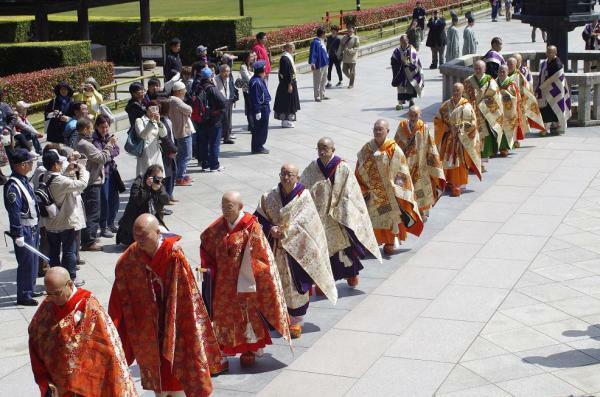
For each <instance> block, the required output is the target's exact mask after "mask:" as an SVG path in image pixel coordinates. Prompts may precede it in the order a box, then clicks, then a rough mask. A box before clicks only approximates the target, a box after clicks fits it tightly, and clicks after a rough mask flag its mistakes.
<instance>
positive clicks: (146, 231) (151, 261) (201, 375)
mask: <svg viewBox="0 0 600 397" xmlns="http://www.w3.org/2000/svg"><path fill="white" fill-rule="evenodd" d="M159 227H160V226H159V223H158V220H157V219H156V217H154V215H151V214H142V215H140V216H139V217H138V218H137V219H136V220H135V223H134V225H133V237H134V240H135V241H134V243H133V244H131V245H130V246H129V248H127V250H126V251H125V252H124V253H123V254H122V255H121V257H120V258H119V261H118V262H117V266H116V268H115V282H114V284H113V289H112V292H111V295H110V301H109V305H108V312H109V314H110V316H111V317H112V319H113V322H114V323H115V326H116V327H117V330H118V331H119V335H120V336H121V341H122V342H123V349H124V350H125V354H126V356H127V362H128V363H129V364H130V365H131V363H132V362H133V360H136V361H137V364H138V365H139V367H140V374H141V377H142V387H143V388H144V389H145V390H152V391H154V393H155V395H156V396H160V397H167V396H170V397H184V396H202V397H204V396H208V395H210V393H211V391H212V385H211V381H210V376H211V372H213V373H219V372H222V371H223V370H224V369H225V368H224V363H223V362H222V360H221V354H220V352H219V345H218V344H217V340H216V338H215V334H214V332H213V329H212V326H211V324H210V319H209V317H208V313H207V312H206V307H205V306H204V303H203V302H202V296H201V293H200V291H199V289H198V285H197V284H196V280H195V279H194V275H193V272H192V269H191V267H190V265H189V264H188V262H187V260H186V259H185V255H184V254H183V251H182V250H181V248H179V246H178V244H177V241H179V240H180V237H179V236H169V237H167V236H162V235H161V232H160V229H159ZM225 363H226V361H225Z"/></svg>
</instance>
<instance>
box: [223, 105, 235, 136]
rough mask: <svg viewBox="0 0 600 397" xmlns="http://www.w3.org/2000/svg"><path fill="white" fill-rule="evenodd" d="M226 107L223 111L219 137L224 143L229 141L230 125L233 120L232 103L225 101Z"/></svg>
mask: <svg viewBox="0 0 600 397" xmlns="http://www.w3.org/2000/svg"><path fill="white" fill-rule="evenodd" d="M227 102H228V103H227V106H226V107H225V109H223V110H224V111H223V123H222V125H223V126H222V127H221V135H222V138H223V140H224V141H227V140H229V139H231V138H230V137H231V127H232V125H231V123H232V119H233V102H232V101H227Z"/></svg>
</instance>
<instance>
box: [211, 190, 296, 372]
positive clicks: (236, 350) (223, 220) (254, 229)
mask: <svg viewBox="0 0 600 397" xmlns="http://www.w3.org/2000/svg"><path fill="white" fill-rule="evenodd" d="M243 208H244V204H243V202H242V197H241V195H240V193H239V192H226V193H225V194H224V195H223V198H222V199H221V209H222V211H223V216H221V217H219V218H218V219H217V220H216V221H215V222H213V223H212V224H211V225H210V226H209V227H208V228H206V230H204V231H203V232H202V234H201V235H200V258H201V261H202V268H203V269H207V270H208V272H207V273H206V276H205V277H204V281H203V283H202V289H203V291H204V296H205V302H206V305H207V308H208V311H209V313H210V315H211V319H212V323H213V328H214V331H215V334H216V336H217V340H218V342H219V346H220V347H221V351H222V352H223V354H224V355H230V356H231V355H236V354H241V356H240V363H241V365H242V366H244V367H245V366H250V365H252V364H254V362H255V361H256V357H257V356H260V355H261V354H262V350H263V348H264V347H265V346H266V345H270V344H272V342H271V337H270V336H269V326H268V325H269V324H272V325H273V327H274V328H275V329H276V330H277V332H279V333H280V334H281V335H282V336H283V337H284V339H286V340H288V341H289V340H290V330H289V326H288V315H287V307H286V305H285V298H284V296H283V289H282V287H281V280H280V279H279V272H278V271H277V265H276V264H275V258H274V257H273V253H272V252H271V248H270V247H269V242H268V241H267V238H266V237H265V235H264V233H263V231H262V228H261V225H260V223H258V220H257V219H256V217H255V216H253V215H252V214H250V213H248V212H245V211H243Z"/></svg>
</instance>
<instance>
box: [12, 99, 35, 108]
mask: <svg viewBox="0 0 600 397" xmlns="http://www.w3.org/2000/svg"><path fill="white" fill-rule="evenodd" d="M15 106H16V107H18V108H22V109H28V108H30V107H31V104H30V103H27V102H25V101H19V102H17V104H16V105H15Z"/></svg>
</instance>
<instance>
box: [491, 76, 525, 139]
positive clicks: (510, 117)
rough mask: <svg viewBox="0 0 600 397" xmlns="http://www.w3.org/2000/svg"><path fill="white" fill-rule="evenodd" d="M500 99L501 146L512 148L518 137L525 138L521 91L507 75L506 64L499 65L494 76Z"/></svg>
mask: <svg viewBox="0 0 600 397" xmlns="http://www.w3.org/2000/svg"><path fill="white" fill-rule="evenodd" d="M496 82H497V83H498V88H500V100H501V101H502V143H501V146H502V147H508V148H509V149H512V148H513V147H514V144H515V142H518V140H517V139H518V138H519V137H521V139H523V138H525V136H524V135H523V133H522V131H521V125H522V123H521V119H522V116H521V91H520V90H519V86H518V85H517V84H516V83H515V82H514V81H513V80H512V79H511V78H510V77H508V66H507V65H501V66H500V68H499V69H498V78H496Z"/></svg>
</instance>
